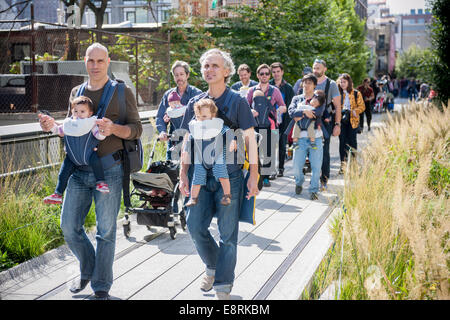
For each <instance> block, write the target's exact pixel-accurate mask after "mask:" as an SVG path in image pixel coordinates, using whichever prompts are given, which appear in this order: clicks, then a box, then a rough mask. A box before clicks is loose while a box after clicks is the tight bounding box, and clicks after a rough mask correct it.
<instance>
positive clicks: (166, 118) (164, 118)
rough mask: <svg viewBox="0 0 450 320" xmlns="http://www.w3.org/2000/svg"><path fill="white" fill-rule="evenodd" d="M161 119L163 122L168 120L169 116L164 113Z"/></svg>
mask: <svg viewBox="0 0 450 320" xmlns="http://www.w3.org/2000/svg"><path fill="white" fill-rule="evenodd" d="M163 120H164V122H165V123H167V122H169V121H170V117H169V116H168V115H167V113H166V114H164V117H163Z"/></svg>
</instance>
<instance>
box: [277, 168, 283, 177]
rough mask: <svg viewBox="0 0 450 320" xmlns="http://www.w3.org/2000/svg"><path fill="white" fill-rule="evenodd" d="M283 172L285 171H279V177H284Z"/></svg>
mask: <svg viewBox="0 0 450 320" xmlns="http://www.w3.org/2000/svg"><path fill="white" fill-rule="evenodd" d="M283 172H284V169H279V170H278V174H277V177H282V176H283Z"/></svg>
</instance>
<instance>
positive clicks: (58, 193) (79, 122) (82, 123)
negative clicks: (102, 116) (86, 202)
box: [44, 96, 109, 204]
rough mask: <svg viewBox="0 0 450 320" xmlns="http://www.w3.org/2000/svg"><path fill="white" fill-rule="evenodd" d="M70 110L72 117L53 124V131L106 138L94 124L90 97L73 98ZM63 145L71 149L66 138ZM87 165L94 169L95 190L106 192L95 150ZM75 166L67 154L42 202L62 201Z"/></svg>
mask: <svg viewBox="0 0 450 320" xmlns="http://www.w3.org/2000/svg"><path fill="white" fill-rule="evenodd" d="M70 110H71V114H72V117H71V118H67V119H66V120H64V123H63V124H62V125H59V126H58V125H56V124H55V126H54V127H53V128H52V132H53V133H55V134H58V135H59V136H61V137H64V136H66V137H67V136H72V137H74V136H79V137H82V136H84V135H85V134H86V135H89V134H90V133H92V135H93V136H94V137H95V138H96V139H97V140H104V139H105V138H106V137H105V136H103V135H101V134H100V132H99V129H98V126H97V125H96V124H95V120H97V117H96V116H93V114H94V105H93V104H92V100H91V99H89V98H88V97H85V96H79V97H77V98H75V99H74V100H73V101H72V103H71V106H70ZM83 128H84V129H86V128H88V129H89V130H88V131H87V133H86V132H84V131H85V130H83ZM74 129H75V130H74ZM79 129H81V130H79ZM76 131H83V133H85V134H80V132H76ZM76 142H77V143H81V142H82V141H81V140H80V141H76ZM64 146H65V148H66V151H67V152H69V151H70V150H71V148H70V146H68V142H67V140H66V139H64ZM78 165H80V164H78ZM89 165H90V166H91V167H92V170H93V171H94V176H95V179H96V190H97V191H100V192H102V193H108V192H109V187H108V184H106V182H105V176H104V172H103V166H102V163H101V161H100V158H99V157H98V155H97V152H95V151H92V153H91V155H90V156H89ZM76 166H77V164H75V163H74V162H73V161H72V160H71V159H70V157H69V156H68V155H67V156H66V158H65V159H64V161H63V163H62V165H61V169H60V171H59V175H58V183H57V185H56V189H55V192H54V193H53V194H52V195H50V196H47V197H45V198H44V203H47V204H60V203H62V195H63V193H64V191H65V190H66V187H67V182H68V180H69V178H70V176H71V175H72V173H73V172H74V171H75V168H76Z"/></svg>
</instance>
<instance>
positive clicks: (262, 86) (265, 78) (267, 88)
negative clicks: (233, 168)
mask: <svg viewBox="0 0 450 320" xmlns="http://www.w3.org/2000/svg"><path fill="white" fill-rule="evenodd" d="M256 76H257V77H258V80H259V83H258V84H257V85H256V86H254V87H251V88H250V90H249V91H248V93H247V101H248V103H249V105H250V106H252V104H253V92H254V91H255V90H258V89H259V90H261V91H262V92H264V95H265V96H266V98H267V99H268V100H269V102H270V104H271V105H272V106H273V107H275V108H276V109H277V112H278V113H279V114H281V115H282V114H284V113H286V110H287V108H286V103H285V102H284V100H283V95H282V94H281V92H280V89H278V88H277V87H276V86H273V85H271V84H269V80H270V67H269V66H268V65H267V64H261V65H260V66H259V67H258V69H256ZM275 108H274V109H275ZM252 112H253V116H254V117H257V116H258V112H257V111H256V110H254V109H252ZM269 121H270V128H264V129H265V130H266V133H267V135H266V134H264V133H262V134H263V137H264V136H266V137H267V139H266V143H265V144H264V145H265V146H266V150H267V151H266V152H265V153H266V156H267V157H268V158H270V159H271V161H270V162H269V163H264V164H262V165H261V176H262V178H263V186H264V187H270V181H269V176H270V175H271V174H270V173H269V172H267V171H270V170H271V169H270V168H271V167H272V166H273V165H274V163H272V159H274V157H273V156H274V155H275V153H272V150H271V149H272V148H271V144H272V143H271V130H275V129H277V128H278V125H279V124H280V123H281V121H277V115H276V113H275V114H271V115H270V116H269ZM278 122H279V123H278ZM261 129H263V128H259V130H261ZM267 129H269V130H267ZM263 139H264V138H263ZM273 173H275V174H276V169H275V172H272V174H273Z"/></svg>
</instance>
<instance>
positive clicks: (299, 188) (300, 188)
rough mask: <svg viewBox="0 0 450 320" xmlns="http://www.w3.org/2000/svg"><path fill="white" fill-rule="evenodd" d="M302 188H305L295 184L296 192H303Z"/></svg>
mask: <svg viewBox="0 0 450 320" xmlns="http://www.w3.org/2000/svg"><path fill="white" fill-rule="evenodd" d="M302 190H303V188H302V186H295V194H300V193H302Z"/></svg>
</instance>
